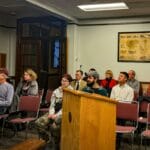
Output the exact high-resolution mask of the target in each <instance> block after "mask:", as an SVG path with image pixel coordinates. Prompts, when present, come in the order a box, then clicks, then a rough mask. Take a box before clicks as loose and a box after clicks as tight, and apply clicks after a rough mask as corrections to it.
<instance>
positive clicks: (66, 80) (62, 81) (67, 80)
mask: <svg viewBox="0 0 150 150" xmlns="http://www.w3.org/2000/svg"><path fill="white" fill-rule="evenodd" d="M61 82H69V81H68V80H64V79H62V80H61Z"/></svg>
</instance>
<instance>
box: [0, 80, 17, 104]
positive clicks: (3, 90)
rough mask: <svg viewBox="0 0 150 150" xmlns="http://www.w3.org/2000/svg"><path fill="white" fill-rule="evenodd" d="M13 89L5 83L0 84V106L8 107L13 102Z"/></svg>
mask: <svg viewBox="0 0 150 150" xmlns="http://www.w3.org/2000/svg"><path fill="white" fill-rule="evenodd" d="M13 95H14V88H13V86H12V85H11V84H9V83H7V82H5V83H2V84H0V106H10V105H11V103H12V100H13Z"/></svg>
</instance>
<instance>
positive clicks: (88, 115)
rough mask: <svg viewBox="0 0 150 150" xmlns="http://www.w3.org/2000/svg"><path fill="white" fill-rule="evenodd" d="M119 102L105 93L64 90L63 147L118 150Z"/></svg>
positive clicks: (81, 149)
mask: <svg viewBox="0 0 150 150" xmlns="http://www.w3.org/2000/svg"><path fill="white" fill-rule="evenodd" d="M116 103H117V101H115V100H112V99H109V98H107V97H104V96H101V95H97V94H91V93H85V92H81V91H75V90H69V89H64V95H63V114H62V128H61V150H115V143H116V134H115V130H116Z"/></svg>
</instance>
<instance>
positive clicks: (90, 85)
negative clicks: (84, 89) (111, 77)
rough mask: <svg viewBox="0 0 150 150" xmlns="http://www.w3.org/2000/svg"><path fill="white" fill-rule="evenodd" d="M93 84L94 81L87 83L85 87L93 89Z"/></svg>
mask: <svg viewBox="0 0 150 150" xmlns="http://www.w3.org/2000/svg"><path fill="white" fill-rule="evenodd" d="M94 83H95V82H94V81H93V82H90V83H87V86H89V87H91V88H92V87H93V85H94Z"/></svg>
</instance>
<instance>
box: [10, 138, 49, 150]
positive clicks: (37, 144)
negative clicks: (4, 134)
mask: <svg viewBox="0 0 150 150" xmlns="http://www.w3.org/2000/svg"><path fill="white" fill-rule="evenodd" d="M45 144H46V143H45V141H44V140H41V139H36V138H32V139H27V140H25V141H23V142H21V143H18V144H16V145H14V146H12V147H11V148H10V149H9V150H43V148H44V146H45Z"/></svg>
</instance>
